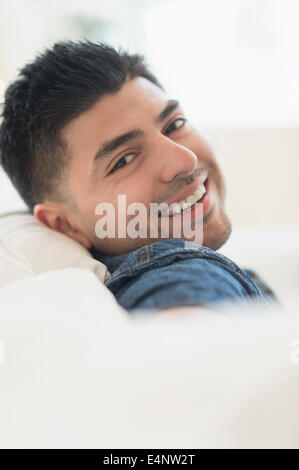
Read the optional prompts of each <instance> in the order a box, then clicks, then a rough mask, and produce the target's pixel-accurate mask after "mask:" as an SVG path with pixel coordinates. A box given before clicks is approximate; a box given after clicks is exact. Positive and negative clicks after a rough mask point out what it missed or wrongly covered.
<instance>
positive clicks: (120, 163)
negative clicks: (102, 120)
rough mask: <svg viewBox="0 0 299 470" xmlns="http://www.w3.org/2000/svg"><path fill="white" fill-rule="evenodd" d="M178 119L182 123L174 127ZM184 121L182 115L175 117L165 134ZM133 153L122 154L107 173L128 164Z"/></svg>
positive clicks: (132, 157) (175, 128)
mask: <svg viewBox="0 0 299 470" xmlns="http://www.w3.org/2000/svg"><path fill="white" fill-rule="evenodd" d="M178 121H182V122H183V124H182V125H181V126H179V127H176V123H177V122H178ZM186 121H187V119H186V118H182V117H180V118H178V119H176V120H175V121H173V122H172V123H171V124H170V125H169V126H168V128H167V129H166V132H165V134H166V135H167V134H170V132H173V131H175V130H177V129H180V128H181V127H183V126H184V124H185V122H186ZM173 126H175V127H174V128H173ZM134 155H136V153H127V154H126V155H124V156H123V157H121V158H120V159H119V160H118V162H117V163H116V165H114V167H113V168H112V170H111V171H110V173H109V174H111V173H113V172H114V171H116V170H118V169H119V168H122V167H123V166H126V165H128V164H129V163H130V162H131V161H132V160H133V159H134Z"/></svg>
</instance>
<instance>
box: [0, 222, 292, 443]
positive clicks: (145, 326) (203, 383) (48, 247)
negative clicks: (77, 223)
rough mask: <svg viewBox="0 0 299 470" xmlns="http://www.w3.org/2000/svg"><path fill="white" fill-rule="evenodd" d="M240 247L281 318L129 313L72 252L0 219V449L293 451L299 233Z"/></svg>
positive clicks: (71, 246) (95, 270)
mask: <svg viewBox="0 0 299 470" xmlns="http://www.w3.org/2000/svg"><path fill="white" fill-rule="evenodd" d="M296 230H297V229H296V228H294V230H293V232H292V234H293V235H294V234H295V233H297V232H296ZM297 235H298V233H297ZM246 236H247V238H246ZM234 237H235V239H234V240H235V241H236V242H237V240H238V237H239V243H235V244H232V245H231V246H230V245H229V244H228V245H227V246H226V247H224V249H223V250H222V252H223V253H224V254H232V253H233V251H234V254H235V255H236V256H238V253H239V256H241V257H242V253H243V256H244V253H245V256H244V262H246V264H247V261H248V265H247V267H251V268H260V269H258V271H259V272H260V274H261V275H263V277H265V274H266V280H267V281H268V282H269V283H270V284H271V285H272V286H273V287H277V286H278V290H279V288H280V287H281V286H282V287H283V286H284V287H285V290H284V287H283V288H282V289H281V291H279V292H277V293H278V294H279V296H280V297H281V296H282V297H283V300H284V301H287V304H288V305H287V310H279V309H277V310H273V311H271V312H269V311H267V312H265V311H263V310H261V309H259V308H257V309H256V310H255V311H247V310H246V309H244V307H241V306H234V307H227V308H226V309H223V311H218V312H216V311H215V312H212V311H211V310H210V311H206V310H203V309H194V312H190V311H188V312H187V311H186V312H185V313H183V312H180V313H178V312H177V313H173V314H169V313H165V312H157V311H152V312H148V313H144V312H136V314H135V315H133V316H129V315H128V314H127V313H126V312H125V311H124V310H123V309H122V308H121V307H120V306H119V305H118V304H117V302H116V301H115V298H114V297H113V295H112V294H111V292H110V291H109V290H108V289H107V288H106V287H105V285H104V284H103V281H104V280H105V279H106V278H107V276H109V273H108V271H107V269H106V267H105V266H103V265H101V263H99V262H97V261H96V260H93V259H92V258H91V257H90V256H89V253H88V252H87V251H86V250H85V249H84V248H82V247H81V246H80V245H79V244H77V243H76V242H72V241H71V240H69V239H68V238H67V237H65V236H64V235H61V234H57V233H55V232H53V231H51V230H50V229H48V228H47V227H45V226H43V225H42V224H39V223H38V222H36V221H35V220H34V219H33V218H32V217H31V216H29V215H24V214H15V215H9V216H6V217H0V246H1V250H0V253H1V254H0V259H1V273H0V274H1V275H0V277H1V284H2V287H1V289H0V305H1V311H0V416H1V420H0V447H1V448H63V447H67V448H76V447H82V448H91V447H96V448H205V447H206V448H214V447H225V448H226V447H249V448H250V447H257V448H258V447H298V446H299V401H298V395H299V363H298V362H297V359H299V353H298V354H297V348H298V349H299V340H298V339H299V311H298V308H297V306H298V302H297V300H298V297H296V295H295V294H296V292H295V288H294V290H293V287H294V286H295V285H298V284H297V283H298V267H297V265H298V251H297V254H296V251H294V249H297V250H298V239H299V237H298V238H297V239H296V240H295V241H294V240H293V241H292V246H291V242H290V241H289V242H288V244H281V245H280V244H279V243H276V245H275V250H273V243H274V242H273V240H272V242H273V243H272V242H271V244H270V243H269V242H268V237H267V236H266V235H265V234H264V238H263V237H262V236H261V233H260V234H259V233H258V232H257V233H255V237H256V238H254V242H253V245H249V244H248V242H249V240H251V241H252V237H253V233H249V234H248V233H247V235H246V232H244V233H241V234H240V233H239V234H238V233H236V234H235V236H234ZM257 240H258V241H259V243H256V241H257ZM232 241H233V239H232ZM266 241H267V243H266ZM277 242H278V240H277ZM287 246H289V247H290V246H291V248H292V249H291V250H289V251H288V250H287ZM230 250H231V251H230ZM229 251H230V253H229ZM253 254H254V255H255V257H254V256H253ZM246 257H247V258H246ZM296 257H297V258H296ZM294 258H295V259H296V263H295V262H294V261H293V259H294ZM236 261H239V259H238V260H237V259H236ZM241 261H242V260H241ZM256 264H259V265H256ZM288 265H290V266H292V271H289V270H288V268H287V266H288ZM264 268H265V269H264ZM267 269H268V271H267ZM261 271H262V272H261ZM270 271H272V278H271V276H267V273H268V274H270ZM279 273H280V276H279ZM285 276H289V279H288V278H287V279H284V277H285ZM296 276H297V277H296ZM292 277H295V280H294V279H292ZM288 281H290V283H291V287H290V289H289V290H288V288H287V286H290V285H289V283H288ZM274 284H275V285H274ZM289 294H292V295H293V294H294V299H293V300H292V301H290V302H289V303H288V295H289ZM297 340H298V344H297V343H296V341H297Z"/></svg>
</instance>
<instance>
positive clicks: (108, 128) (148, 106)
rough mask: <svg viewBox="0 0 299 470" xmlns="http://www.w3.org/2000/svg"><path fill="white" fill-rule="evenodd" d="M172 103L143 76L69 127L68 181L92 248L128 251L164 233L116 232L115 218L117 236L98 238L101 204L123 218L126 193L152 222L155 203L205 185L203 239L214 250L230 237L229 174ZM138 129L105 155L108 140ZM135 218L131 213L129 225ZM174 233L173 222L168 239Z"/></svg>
mask: <svg viewBox="0 0 299 470" xmlns="http://www.w3.org/2000/svg"><path fill="white" fill-rule="evenodd" d="M169 101H170V100H169V97H168V96H167V94H166V93H165V92H164V91H163V90H161V89H160V88H159V87H157V86H156V85H154V84H153V83H152V82H150V81H149V80H147V79H145V78H143V77H138V78H135V79H133V80H130V81H128V82H126V83H125V84H124V85H123V87H122V88H121V89H120V91H118V92H116V93H115V94H110V95H105V96H104V97H102V98H101V99H100V100H99V101H98V102H97V103H96V104H95V105H94V106H93V107H92V108H91V109H89V110H88V111H86V112H84V113H82V114H81V115H80V116H79V117H78V118H76V119H74V120H73V121H71V122H70V123H69V124H68V126H67V127H66V128H65V129H64V130H63V138H64V139H65V141H66V142H67V145H68V148H69V150H70V152H71V161H70V167H69V181H68V183H69V187H70V189H71V193H72V197H73V199H74V201H75V203H76V206H77V208H76V209H75V211H76V217H77V219H78V220H79V222H80V225H81V227H82V229H83V230H84V232H85V233H86V234H88V237H89V239H90V241H91V242H92V245H93V247H94V248H97V249H99V250H100V251H102V252H104V253H107V254H111V255H113V254H120V253H126V252H129V251H132V250H134V249H135V248H138V247H140V246H143V245H146V244H150V243H153V242H156V241H158V240H161V239H162V238H164V237H162V236H161V233H160V225H159V232H158V238H150V237H148V238H131V237H130V236H127V237H126V238H118V237H117V233H118V223H119V222H118V218H117V217H116V220H115V226H116V237H115V238H104V239H101V238H98V237H97V235H96V231H95V227H96V223H97V222H98V220H99V218H100V217H99V215H97V214H96V213H95V209H96V206H97V205H98V204H99V203H102V202H108V203H111V204H112V205H113V206H114V208H115V214H116V216H117V214H118V195H125V196H126V204H127V206H129V205H130V204H131V203H135V202H139V203H143V204H144V206H145V207H146V210H147V216H148V218H147V221H146V224H147V225H148V227H149V225H150V204H151V203H153V202H159V203H161V202H165V203H167V204H170V203H172V202H174V201H176V202H180V201H182V200H185V201H186V199H187V197H188V196H190V195H192V194H194V192H195V190H196V188H197V187H198V186H199V185H200V184H204V185H205V187H206V190H207V192H206V194H205V196H204V199H202V201H200V202H202V203H203V206H202V207H203V243H202V244H203V245H204V246H208V247H210V248H212V249H214V250H216V249H218V248H219V247H220V246H221V245H223V243H224V242H225V241H226V240H227V238H228V237H229V235H230V231H231V226H230V222H229V220H228V218H227V216H226V214H225V212H224V207H223V203H224V183H223V178H222V175H221V172H220V169H219V167H218V164H217V162H216V159H215V157H214V155H213V152H212V150H211V149H210V148H209V146H208V145H207V144H206V142H205V141H204V140H203V138H202V137H201V135H200V134H199V132H198V131H197V130H196V129H195V127H194V126H193V125H192V124H191V123H190V122H189V121H188V116H185V114H184V112H183V110H182V108H181V107H180V106H176V107H175V106H174V107H173V106H172V109H170V110H169V108H168V112H165V113H163V114H162V115H161V113H162V111H163V110H165V108H166V107H167V105H168V104H169ZM172 101H173V100H172ZM169 111H170V112H169ZM158 116H160V119H158ZM132 130H135V135H134V136H133V138H131V139H130V140H128V139H119V141H118V142H117V143H118V144H120V145H119V146H116V145H114V146H112V147H113V149H111V148H110V149H108V150H111V151H110V152H109V153H104V154H101V152H100V149H102V147H103V144H104V143H106V142H107V141H110V140H112V139H113V140H114V139H115V138H116V137H118V136H120V135H123V134H127V133H130V132H131V131H132ZM136 130H138V131H137V132H136ZM114 147H115V148H114ZM188 210H189V211H192V212H191V219H192V217H195V215H194V210H192V209H190V208H189V209H188ZM133 217H134V216H133V215H126V218H125V221H126V224H127V223H128V222H129V220H130V219H132V218H133ZM174 217H182V214H179V215H175V216H174ZM159 220H160V221H161V219H159ZM170 221H171V217H169V222H170ZM148 234H149V231H148ZM172 236H173V233H172V224H171V223H170V224H169V237H170V238H172ZM181 238H184V236H182V237H181Z"/></svg>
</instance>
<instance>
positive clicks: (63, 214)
mask: <svg viewBox="0 0 299 470" xmlns="http://www.w3.org/2000/svg"><path fill="white" fill-rule="evenodd" d="M33 213H34V216H35V218H36V219H37V220H39V221H40V222H42V223H43V224H45V225H47V226H48V227H50V228H51V229H52V230H56V232H61V233H64V234H65V235H67V236H68V237H70V238H72V239H73V240H76V241H77V242H79V243H81V245H83V246H84V247H85V248H86V249H87V250H89V249H90V248H91V247H92V243H91V241H90V239H89V237H88V235H87V234H86V233H85V232H83V231H82V230H81V229H79V228H78V226H77V225H76V224H75V222H74V221H73V220H72V217H71V216H70V215H69V213H68V211H67V210H66V209H65V207H64V206H63V205H61V204H59V203H53V202H43V203H40V204H36V205H35V206H34V211H33Z"/></svg>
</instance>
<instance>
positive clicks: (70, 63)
mask: <svg viewBox="0 0 299 470" xmlns="http://www.w3.org/2000/svg"><path fill="white" fill-rule="evenodd" d="M138 76H141V77H144V78H147V79H148V80H150V81H151V82H152V83H154V84H155V85H157V86H159V87H160V88H161V89H162V90H164V87H163V86H162V85H161V84H160V83H159V82H158V80H157V79H156V77H155V76H154V75H153V74H152V73H151V72H150V71H149V70H148V66H147V64H146V63H145V59H144V56H143V55H140V54H129V53H128V52H126V51H125V50H124V49H122V48H121V47H120V48H119V49H118V51H117V50H116V49H114V48H113V47H112V46H111V45H108V44H106V43H103V42H98V43H93V42H90V41H80V42H72V41H67V42H58V43H56V44H54V46H53V47H52V48H51V49H47V50H46V51H45V52H44V53H43V54H41V55H39V56H37V57H36V58H35V60H34V61H33V62H31V63H29V64H27V65H26V66H25V67H24V68H22V69H21V70H20V72H19V76H18V78H17V80H16V81H15V82H13V83H12V84H11V85H10V86H9V87H8V88H7V90H6V93H5V102H4V108H3V112H2V117H3V120H2V123H1V127H0V162H1V165H2V167H3V169H4V170H5V172H6V173H7V175H8V176H9V178H10V180H11V181H12V183H13V185H14V186H15V188H16V189H17V191H18V192H19V194H20V195H21V197H22V198H23V200H24V201H25V203H26V204H27V206H28V207H29V209H30V211H31V213H33V208H34V205H35V204H37V203H39V202H43V200H46V198H52V200H53V198H54V200H56V201H65V200H66V197H67V189H66V187H64V188H63V187H62V180H63V178H62V176H63V175H64V170H65V169H66V168H67V162H68V161H69V158H68V156H69V155H68V149H67V147H66V142H64V141H63V139H62V136H61V131H62V129H63V128H64V127H65V126H66V125H67V124H68V123H69V122H70V121H71V120H72V119H74V118H76V117H78V116H79V115H80V114H81V113H82V112H84V111H86V110H88V109H89V108H91V107H92V106H93V105H94V104H95V103H96V102H97V101H98V100H99V99H100V98H101V97H102V96H103V95H105V94H108V93H115V92H117V91H118V90H120V89H121V87H122V86H123V85H124V83H125V82H126V81H127V80H130V79H133V78H136V77H138Z"/></svg>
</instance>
